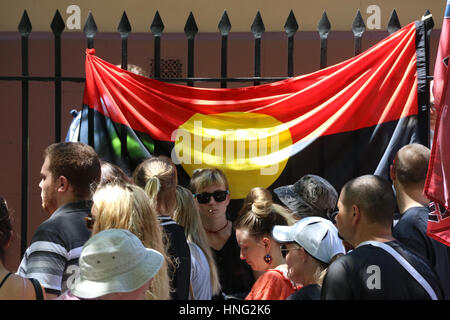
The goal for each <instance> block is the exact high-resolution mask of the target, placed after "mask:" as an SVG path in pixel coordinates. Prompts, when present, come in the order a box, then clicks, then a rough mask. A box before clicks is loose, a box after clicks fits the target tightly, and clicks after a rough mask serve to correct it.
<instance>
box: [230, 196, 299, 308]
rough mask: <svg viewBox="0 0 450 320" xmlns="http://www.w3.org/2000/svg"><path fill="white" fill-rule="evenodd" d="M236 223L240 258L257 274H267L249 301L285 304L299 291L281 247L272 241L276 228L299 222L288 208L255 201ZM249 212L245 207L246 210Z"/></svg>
mask: <svg viewBox="0 0 450 320" xmlns="http://www.w3.org/2000/svg"><path fill="white" fill-rule="evenodd" d="M247 206H249V207H250V209H249V210H247V211H246V212H245V213H243V214H242V215H240V216H239V217H238V218H237V220H236V224H235V227H236V238H237V240H238V244H239V247H240V249H241V252H240V257H241V259H242V260H245V262H247V263H248V264H249V265H250V266H251V268H252V269H253V271H258V272H263V274H262V275H261V276H260V277H259V278H258V280H257V281H256V282H255V284H254V285H253V287H252V290H251V291H250V293H249V294H248V296H247V297H246V298H245V299H246V300H284V299H286V298H287V297H288V296H289V295H291V294H292V293H294V292H295V291H296V290H297V287H296V284H295V283H294V282H292V281H291V280H290V279H289V278H288V276H287V265H286V261H285V258H284V256H283V254H282V252H281V249H280V246H279V244H278V243H277V242H276V241H275V240H274V239H273V237H272V228H273V227H274V226H275V225H291V224H293V223H294V222H295V220H294V218H293V216H292V214H291V213H290V211H289V210H287V209H286V208H284V207H282V206H279V205H275V204H273V203H272V200H271V199H270V198H262V199H260V200H255V201H254V202H253V203H251V205H250V203H249V204H248V205H247ZM244 208H245V207H244Z"/></svg>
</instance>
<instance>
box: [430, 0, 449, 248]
mask: <svg viewBox="0 0 450 320" xmlns="http://www.w3.org/2000/svg"><path fill="white" fill-rule="evenodd" d="M449 57H450V1H447V7H446V9H445V16H444V22H443V24H442V30H441V38H440V41H439V49H438V54H437V57H436V66H435V69H434V86H433V94H434V99H435V100H434V101H435V102H434V103H435V107H436V113H437V120H436V127H435V133H434V137H433V146H432V150H431V158H430V164H429V167H428V174H427V180H426V182H425V189H424V192H425V194H426V196H427V197H428V199H430V200H431V201H433V202H434V203H432V204H431V207H432V210H431V211H432V213H431V215H430V218H429V220H428V229H427V234H428V235H429V236H430V237H432V238H434V239H436V240H438V241H440V242H442V243H445V244H446V245H448V246H450V214H449V210H450V207H449V204H450V173H449V172H450V139H449V129H450V115H449V107H448V106H449V104H450V93H449V90H450V86H448V80H449V77H450V73H449V70H448V64H449Z"/></svg>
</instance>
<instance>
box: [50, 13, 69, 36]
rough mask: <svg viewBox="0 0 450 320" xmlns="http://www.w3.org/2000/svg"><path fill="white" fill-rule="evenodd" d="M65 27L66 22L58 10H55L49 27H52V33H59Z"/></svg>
mask: <svg viewBox="0 0 450 320" xmlns="http://www.w3.org/2000/svg"><path fill="white" fill-rule="evenodd" d="M65 27H66V24H65V23H64V20H63V18H62V17H61V14H60V13H59V10H56V12H55V15H54V16H53V20H52V23H51V24H50V28H51V29H52V31H53V34H55V35H60V34H61V33H62V32H63V30H64V28H65Z"/></svg>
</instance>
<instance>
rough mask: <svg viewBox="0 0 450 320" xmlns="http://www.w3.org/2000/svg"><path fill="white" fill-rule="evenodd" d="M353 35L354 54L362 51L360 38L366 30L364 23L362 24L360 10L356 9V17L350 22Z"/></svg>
mask: <svg viewBox="0 0 450 320" xmlns="http://www.w3.org/2000/svg"><path fill="white" fill-rule="evenodd" d="M352 31H353V36H354V38H355V40H354V41H355V56H356V55H358V54H360V53H361V52H362V44H361V39H362V35H363V34H364V32H365V31H366V25H365V24H364V20H363V18H362V16H361V12H360V11H359V10H358V12H357V13H356V17H355V19H354V20H353V24H352Z"/></svg>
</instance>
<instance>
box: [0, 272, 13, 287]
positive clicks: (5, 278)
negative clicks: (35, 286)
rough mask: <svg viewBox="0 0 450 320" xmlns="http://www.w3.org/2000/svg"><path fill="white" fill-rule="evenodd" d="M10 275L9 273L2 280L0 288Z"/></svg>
mask: <svg viewBox="0 0 450 320" xmlns="http://www.w3.org/2000/svg"><path fill="white" fill-rule="evenodd" d="M10 275H12V272H9V273H8V274H7V275H6V276H5V277H4V278H3V280H2V282H1V283H0V288H1V287H2V286H3V284H4V283H5V281H6V280H7V279H8V278H9V276H10Z"/></svg>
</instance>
